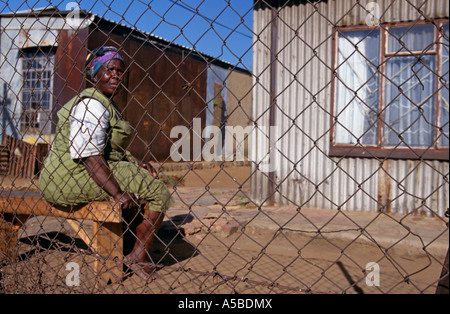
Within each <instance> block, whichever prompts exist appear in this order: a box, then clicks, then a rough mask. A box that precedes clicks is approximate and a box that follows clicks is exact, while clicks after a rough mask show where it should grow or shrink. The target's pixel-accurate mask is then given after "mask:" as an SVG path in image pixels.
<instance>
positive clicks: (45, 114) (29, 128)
mask: <svg viewBox="0 0 450 314" xmlns="http://www.w3.org/2000/svg"><path fill="white" fill-rule="evenodd" d="M21 62H22V74H23V87H22V108H23V115H22V119H21V124H22V128H21V129H22V132H23V133H29V134H50V133H51V124H50V122H49V121H51V119H50V113H51V110H52V104H53V100H52V93H53V90H52V87H53V77H52V73H53V67H54V52H53V51H52V50H48V51H43V50H42V49H40V50H37V49H30V50H29V49H27V50H23V51H22V52H21Z"/></svg>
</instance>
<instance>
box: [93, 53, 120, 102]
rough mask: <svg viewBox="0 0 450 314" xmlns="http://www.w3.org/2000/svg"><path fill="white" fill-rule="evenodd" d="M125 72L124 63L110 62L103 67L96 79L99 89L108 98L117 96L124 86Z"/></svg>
mask: <svg viewBox="0 0 450 314" xmlns="http://www.w3.org/2000/svg"><path fill="white" fill-rule="evenodd" d="M123 72H124V65H123V62H122V61H120V60H118V59H111V60H109V61H108V62H106V63H105V64H103V65H102V67H101V68H100V69H99V70H98V72H97V74H96V75H95V77H94V82H95V83H96V84H97V89H98V90H99V91H100V92H101V93H102V94H103V95H105V96H106V97H112V96H114V95H117V93H118V92H119V91H120V88H121V85H122V75H123Z"/></svg>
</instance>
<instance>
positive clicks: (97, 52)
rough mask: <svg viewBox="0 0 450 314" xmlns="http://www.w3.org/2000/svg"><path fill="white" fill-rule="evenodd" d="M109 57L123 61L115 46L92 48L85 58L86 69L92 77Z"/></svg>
mask: <svg viewBox="0 0 450 314" xmlns="http://www.w3.org/2000/svg"><path fill="white" fill-rule="evenodd" d="M111 59H119V60H121V61H122V62H124V61H123V58H122V56H121V55H120V53H119V51H118V50H117V48H116V47H110V46H103V47H98V48H96V49H94V50H93V51H92V53H90V54H88V56H87V58H86V70H87V72H88V73H89V75H90V76H91V77H92V78H93V77H94V76H95V74H97V72H98V70H100V68H101V67H102V65H103V64H105V63H106V62H108V61H109V60H111Z"/></svg>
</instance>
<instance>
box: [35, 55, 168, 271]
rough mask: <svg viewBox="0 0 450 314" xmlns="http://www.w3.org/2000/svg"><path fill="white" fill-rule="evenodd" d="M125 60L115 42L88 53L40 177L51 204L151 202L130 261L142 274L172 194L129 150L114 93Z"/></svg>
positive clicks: (130, 207)
mask: <svg viewBox="0 0 450 314" xmlns="http://www.w3.org/2000/svg"><path fill="white" fill-rule="evenodd" d="M124 69H125V65H124V61H123V58H122V56H121V55H120V54H119V52H118V50H117V49H116V48H114V47H99V48H97V49H95V50H94V51H93V52H92V53H91V54H89V55H88V57H87V60H86V70H87V72H88V74H89V76H90V78H91V79H92V82H93V84H94V85H95V87H94V88H88V89H85V90H84V91H82V92H81V93H80V94H79V95H77V96H76V97H74V98H73V99H72V100H70V101H69V102H68V103H67V104H65V105H64V106H63V107H62V108H61V110H59V112H58V118H59V121H58V126H57V133H56V137H55V140H54V143H53V146H52V149H51V151H50V153H49V155H48V157H47V158H46V160H45V162H44V167H43V169H42V171H41V173H40V177H39V188H40V190H41V192H42V195H43V197H44V198H45V199H46V200H47V201H48V202H49V203H51V204H54V205H59V206H68V207H70V206H74V205H78V204H85V203H88V202H90V201H99V200H107V199H111V198H112V199H113V201H114V202H115V203H119V204H120V205H121V207H122V210H123V212H124V213H126V212H127V211H128V212H129V211H137V210H138V208H139V200H143V201H146V202H147V205H146V212H145V219H143V221H142V222H141V223H140V224H139V225H138V226H137V228H136V237H137V240H136V242H135V244H134V247H133V250H132V252H131V253H130V254H129V255H127V257H126V261H125V262H126V263H127V264H128V266H129V267H130V268H131V269H132V270H133V271H135V272H136V273H137V274H138V275H140V276H141V277H146V276H147V275H148V274H150V273H151V272H152V271H153V267H152V266H151V264H150V263H149V256H148V250H149V248H150V246H151V244H152V241H153V239H154V238H155V235H156V232H157V231H158V229H159V227H160V225H161V223H162V221H163V218H164V212H165V211H166V210H167V209H168V208H169V207H170V206H171V205H172V204H173V198H172V196H171V194H170V192H169V190H168V188H167V187H166V185H165V184H164V183H163V182H161V181H160V180H158V179H156V171H155V170H154V169H153V167H151V165H150V164H149V163H141V162H138V161H137V160H136V159H135V158H134V157H133V156H132V155H131V154H130V152H129V151H127V150H126V148H127V146H128V144H129V143H130V140H131V134H132V132H131V128H130V126H129V124H128V123H127V122H126V121H124V120H123V119H122V117H121V114H120V110H119V109H118V107H117V105H116V104H115V103H114V102H113V100H112V99H113V97H114V96H115V95H116V94H117V93H118V92H119V90H120V88H121V85H122V75H123V73H124Z"/></svg>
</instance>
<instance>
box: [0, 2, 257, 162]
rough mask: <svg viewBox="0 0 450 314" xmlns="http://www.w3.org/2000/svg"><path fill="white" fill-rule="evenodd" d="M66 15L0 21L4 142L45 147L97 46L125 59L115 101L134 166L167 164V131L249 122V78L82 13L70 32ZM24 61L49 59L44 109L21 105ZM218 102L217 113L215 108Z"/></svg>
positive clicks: (43, 12)
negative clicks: (131, 131)
mask: <svg viewBox="0 0 450 314" xmlns="http://www.w3.org/2000/svg"><path fill="white" fill-rule="evenodd" d="M68 13H70V12H69V11H59V10H58V9H56V8H45V9H37V10H30V11H23V12H15V13H11V14H3V15H1V17H0V18H1V56H0V57H1V60H0V65H1V68H0V71H1V77H2V81H1V83H0V84H2V85H3V88H2V89H1V92H2V94H1V97H0V99H2V119H1V120H2V125H1V130H2V132H5V134H7V135H11V136H13V137H16V138H22V139H24V140H25V141H27V142H42V141H46V142H50V141H51V137H52V134H53V133H54V131H55V126H56V123H57V121H56V119H57V118H56V112H57V111H58V110H59V108H61V106H63V105H64V104H65V103H66V102H67V101H68V100H69V99H71V98H72V97H73V96H74V95H76V94H77V93H78V92H79V91H81V90H82V89H84V88H85V87H87V86H86V84H87V83H86V80H85V70H84V62H85V59H86V55H87V53H88V51H91V50H92V49H94V48H96V47H98V46H101V45H114V46H117V47H120V49H121V52H122V54H123V56H124V58H125V62H126V66H127V69H126V73H125V78H124V81H125V84H126V86H127V90H123V91H122V92H121V93H120V94H119V95H118V96H117V98H116V99H115V100H116V102H117V103H118V104H119V106H121V107H122V109H123V113H124V116H125V118H126V119H127V120H128V121H129V122H130V124H131V125H132V126H133V127H134V128H135V135H136V136H135V138H134V140H133V142H132V143H131V146H130V150H131V151H132V152H133V154H135V155H136V156H137V157H138V158H142V159H145V160H155V159H156V160H159V161H170V148H171V146H172V144H173V142H175V141H176V140H177V139H171V138H170V131H171V129H172V128H173V127H174V126H178V125H184V126H188V127H189V126H190V127H192V121H193V119H194V118H200V119H201V122H202V127H205V126H206V125H213V124H219V125H221V124H230V123H231V124H232V123H238V122H237V121H235V122H233V119H235V117H237V116H240V115H241V114H242V111H244V112H245V114H246V115H247V116H250V110H251V93H250V94H249V90H251V83H252V82H251V75H250V73H249V72H248V71H247V70H245V69H241V68H237V67H234V66H232V65H231V64H229V63H226V62H224V61H221V60H218V59H217V58H213V57H211V56H207V55H204V54H202V53H200V52H198V51H195V50H192V49H189V48H187V47H184V46H180V45H177V44H174V43H172V42H170V41H167V40H164V39H162V38H159V37H157V36H154V35H151V34H148V33H145V32H143V31H139V30H136V29H133V28H130V27H127V26H124V25H120V24H117V23H115V22H113V21H110V20H106V19H104V18H101V17H99V16H96V15H91V14H88V13H86V12H79V14H80V15H79V18H80V19H81V21H84V23H85V24H83V25H82V26H81V27H73V25H71V23H69V22H70V21H69V22H67V20H66V18H67V15H68ZM27 53H29V55H30V56H32V57H33V60H34V61H36V60H37V58H38V57H40V56H41V55H46V56H50V57H49V58H48V59H47V62H44V63H45V66H46V67H48V69H49V72H50V77H51V79H49V80H48V82H47V83H46V86H47V87H46V88H45V90H43V91H42V95H45V94H46V93H48V94H49V95H50V97H51V98H50V99H49V100H48V104H47V105H46V106H45V107H44V106H43V105H42V103H40V104H39V105H36V104H32V105H31V106H30V105H27V104H25V103H26V101H24V98H23V97H24V96H23V93H24V92H23V88H22V87H23V84H24V78H23V77H24V76H23V75H25V74H23V75H22V73H25V72H23V71H25V70H24V69H23V68H22V63H21V62H19V61H20V58H24V56H25V57H26V56H27ZM234 81H236V82H234ZM233 86H234V87H233ZM233 88H234V89H233ZM42 95H41V96H40V97H41V99H43V97H44V96H42ZM239 95H242V96H239ZM240 97H242V99H241V98H240ZM217 98H220V99H221V100H222V104H223V105H222V106H214V103H216V102H215V100H216V99H217ZM33 106H35V107H38V108H34V107H33ZM237 106H240V109H239V110H235V108H236V107H237ZM33 109H39V110H34V111H33ZM37 111H39V113H38V114H37V113H36V112H37ZM218 111H220V112H218ZM29 112H31V113H29ZM227 112H234V114H233V115H227ZM214 117H221V118H220V119H221V121H217V120H216V119H215V118H214ZM247 122H248V121H247ZM191 140H192V136H191Z"/></svg>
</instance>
